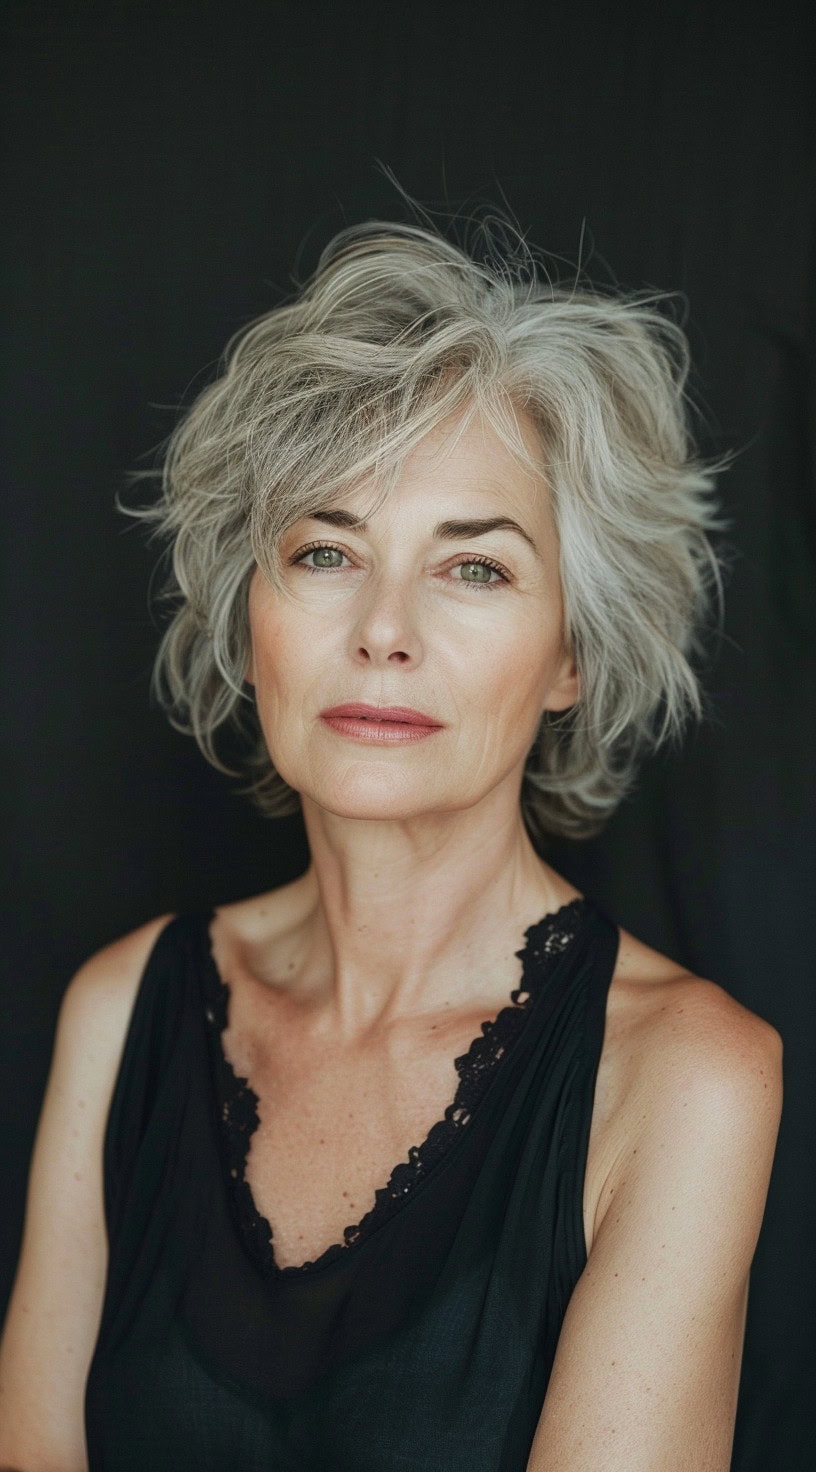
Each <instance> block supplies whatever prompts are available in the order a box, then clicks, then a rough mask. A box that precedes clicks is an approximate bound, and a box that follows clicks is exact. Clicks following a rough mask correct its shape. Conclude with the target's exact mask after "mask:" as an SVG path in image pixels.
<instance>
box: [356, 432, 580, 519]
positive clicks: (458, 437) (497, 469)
mask: <svg viewBox="0 0 816 1472" xmlns="http://www.w3.org/2000/svg"><path fill="white" fill-rule="evenodd" d="M514 420H515V424H514V426H513V427H514V428H515V430H516V433H517V434H518V437H519V438H520V439H521V441H522V444H523V446H524V449H525V450H526V452H527V455H528V457H529V458H530V460H532V461H533V464H532V465H531V464H529V463H526V462H525V461H523V460H522V458H521V456H520V454H519V453H518V452H516V451H514V450H513V448H511V446H510V445H508V444H507V443H506V442H505V440H504V439H503V437H502V436H501V435H500V434H499V432H498V431H497V429H496V428H495V427H494V425H493V424H492V422H491V421H490V419H488V418H486V417H485V416H483V415H480V414H473V415H472V416H471V417H470V418H468V419H467V420H466V419H465V417H464V415H463V414H462V413H459V414H457V415H455V416H452V417H451V418H449V419H446V420H444V421H442V422H441V423H440V424H438V425H436V426H435V427H434V428H433V429H432V430H430V431H429V432H428V434H427V435H425V437H424V438H423V439H422V440H421V441H420V443H419V444H418V445H416V446H415V447H414V448H413V449H412V450H411V451H410V453H409V454H408V455H407V456H406V458H405V460H404V462H403V464H402V466H401V469H400V474H399V477H398V479H397V481H396V482H395V486H394V491H395V497H394V498H393V499H395V500H396V502H397V504H399V503H402V504H403V505H404V504H405V503H406V502H409V501H412V500H417V499H418V500H422V499H423V498H425V497H428V498H431V499H432V500H433V503H434V505H435V506H436V507H438V506H439V503H440V501H442V500H443V499H444V500H445V501H446V503H447V502H449V501H450V502H453V501H456V503H457V504H459V505H461V504H463V503H467V502H468V501H470V503H471V509H474V510H475V504H476V503H478V505H479V514H481V515H487V514H489V512H490V511H492V512H493V513H502V512H503V513H506V514H510V515H513V516H515V518H516V519H517V520H518V521H520V522H521V523H522V524H523V525H526V526H528V527H529V529H530V530H531V531H534V530H535V529H537V528H539V529H540V528H541V526H542V525H545V524H548V523H549V522H550V519H551V507H550V496H549V490H548V486H547V481H546V476H545V472H544V464H543V448H542V444H541V440H540V438H539V435H538V431H537V429H536V427H535V425H534V424H533V422H532V420H531V419H530V418H529V417H528V416H527V415H526V414H524V413H523V412H522V411H520V410H516V411H515V412H514ZM369 494H370V493H369ZM356 495H357V496H359V497H360V500H361V502H362V501H363V500H365V499H366V491H365V489H364V488H363V487H359V488H358V490H357V492H356ZM345 500H346V498H345V497H344V501H345ZM355 509H356V508H355ZM382 509H383V511H388V509H389V505H388V502H386V504H385V505H384V506H383V508H382ZM396 509H397V506H395V505H394V504H393V500H391V510H392V511H395V510H396Z"/></svg>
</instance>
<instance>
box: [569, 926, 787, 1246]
mask: <svg viewBox="0 0 816 1472" xmlns="http://www.w3.org/2000/svg"><path fill="white" fill-rule="evenodd" d="M637 944H638V943H635V947H634V948H632V949H631V951H630V964H629V971H628V980H627V968H626V960H624V971H623V975H622V978H621V994H622V996H623V997H624V1000H623V1001H621V1000H620V998H619V1001H618V1012H619V1019H618V1033H617V1043H618V1050H617V1051H618V1067H617V1090H616V1094H617V1103H618V1106H619V1107H618V1110H617V1121H616V1126H617V1127H616V1128H615V1129H614V1131H613V1135H614V1148H613V1149H612V1150H610V1151H609V1153H608V1154H607V1161H606V1165H607V1169H606V1176H605V1180H604V1182H603V1184H602V1186H601V1188H600V1192H599V1200H598V1219H597V1223H596V1224H597V1227H599V1226H600V1221H601V1220H602V1219H603V1216H604V1215H605V1212H606V1209H607V1207H608V1204H609V1202H610V1201H611V1200H612V1199H613V1198H614V1197H615V1195H616V1194H617V1192H618V1190H619V1189H620V1187H621V1185H622V1184H623V1182H624V1181H631V1180H632V1179H633V1177H634V1176H636V1175H637V1174H639V1173H641V1172H651V1174H652V1177H653V1179H654V1181H655V1182H656V1181H657V1179H658V1177H659V1171H658V1170H657V1169H656V1157H657V1156H661V1157H662V1158H663V1159H664V1160H665V1161H666V1162H669V1161H671V1162H672V1163H673V1168H674V1169H675V1170H676V1169H679V1168H683V1169H687V1170H689V1171H694V1170H698V1171H700V1172H703V1173H705V1172H710V1171H727V1172H728V1173H729V1174H731V1173H732V1172H734V1171H742V1172H743V1173H744V1174H745V1175H746V1178H747V1180H748V1181H749V1182H750V1181H751V1180H753V1182H754V1191H755V1197H756V1201H757V1203H759V1202H764V1200H765V1195H766V1191H767V1186H768V1174H769V1172H770V1166H771V1162H772V1158H773V1152H774V1147H775V1143H776V1137H777V1133H778V1129H779V1123H780V1117H781V1111H782V1100H783V1073H782V1057H783V1042H782V1038H781V1036H780V1034H779V1032H778V1031H777V1030H776V1028H774V1027H773V1026H772V1025H771V1024H770V1023H769V1022H767V1021H766V1020H765V1019H764V1018H762V1017H760V1016H758V1015H757V1014H756V1013H755V1012H752V1011H751V1010H750V1009H749V1008H747V1007H745V1006H743V1004H742V1003H741V1002H739V1001H737V999H736V998H735V997H734V996H732V995H731V994H730V993H729V992H728V991H727V990H726V989H725V988H724V987H722V986H720V985H719V984H718V983H716V982H713V981H710V980H707V979H706V978H704V977H700V976H696V975H694V974H692V973H690V972H687V971H682V970H679V969H677V968H674V969H671V968H672V964H673V963H671V962H668V961H667V958H665V957H660V958H659V960H660V961H661V962H664V963H666V964H665V966H664V967H658V968H657V979H653V980H652V981H649V980H648V966H647V976H646V977H644V976H643V975H641V976H640V977H639V978H638V979H637V980H634V979H633V977H634V976H635V974H636V971H637V966H638V963H640V964H642V963H643V957H642V956H640V955H639V954H638V952H637ZM642 950H643V951H644V952H645V951H648V948H646V947H643V948H642ZM649 955H651V956H657V953H655V952H649Z"/></svg>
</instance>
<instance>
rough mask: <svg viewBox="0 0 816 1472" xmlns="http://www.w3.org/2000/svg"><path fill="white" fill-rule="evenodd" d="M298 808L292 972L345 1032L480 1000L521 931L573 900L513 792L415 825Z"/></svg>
mask: <svg viewBox="0 0 816 1472" xmlns="http://www.w3.org/2000/svg"><path fill="white" fill-rule="evenodd" d="M303 811H304V821H305V825H306V831H307V836H308V840H309V848H310V853H311V860H310V864H309V868H308V869H307V871H306V873H305V874H304V875H303V876H302V878H301V879H300V880H299V881H297V884H298V888H299V898H300V903H299V905H298V912H299V915H300V916H301V917H302V919H303V924H302V927H299V930H300V938H301V941H302V945H298V948H297V949H298V951H299V955H298V962H297V969H298V970H299V971H300V972H301V974H302V975H304V976H305V975H308V976H309V977H310V985H317V986H318V987H319V989H320V991H321V992H325V993H326V996H327V1000H328V1003H329V1005H330V1006H331V1009H332V1011H333V1013H334V1018H335V1022H336V1025H337V1028H338V1031H339V1032H341V1033H343V1034H345V1035H349V1036H350V1035H353V1034H355V1033H359V1032H361V1031H364V1030H365V1029H366V1028H368V1027H370V1026H373V1025H376V1024H377V1023H378V1022H383V1021H386V1020H388V1019H391V1018H395V1017H397V1016H400V1015H403V1014H405V1013H410V1012H413V1011H421V1010H422V1009H423V1008H424V1007H426V1006H429V1005H437V1004H439V1005H444V1004H445V1003H449V1004H450V1005H452V1006H456V1005H459V1006H463V1005H464V1006H466V1005H467V1004H468V1001H473V1002H474V1003H480V1001H481V999H482V998H483V997H485V996H487V995H488V994H490V990H491V987H492V991H493V993H495V992H496V990H497V977H502V978H506V976H507V974H508V967H509V968H510V974H511V975H512V974H513V967H517V966H518V962H517V961H514V960H513V956H514V953H515V951H517V950H518V949H519V948H520V947H521V945H522V943H523V933H524V930H525V929H526V928H527V926H528V925H531V924H533V923H534V922H535V921H536V920H538V919H540V918H541V916H542V915H543V914H545V913H548V912H549V911H551V910H556V909H558V908H559V906H560V905H562V904H564V903H565V902H566V901H567V900H568V899H570V898H572V897H573V895H574V894H575V893H577V891H575V890H573V888H572V886H570V885H568V884H567V883H566V881H564V880H563V879H561V878H560V877H559V876H558V875H557V874H556V873H555V871H554V870H552V869H550V868H549V866H548V865H547V864H545V863H544V861H543V860H542V859H541V858H540V857H539V856H538V854H537V853H536V851H535V849H534V848H533V845H532V843H531V842H530V839H529V837H528V835H527V832H526V829H525V827H524V823H523V820H522V817H521V812H520V808H519V805H518V799H517V795H516V798H515V801H514V802H513V803H512V804H511V803H509V802H508V801H507V798H506V796H505V795H504V794H502V792H501V791H500V789H497V790H496V791H494V793H492V794H490V795H489V796H488V797H487V798H486V799H485V800H484V801H483V802H481V803H480V804H478V806H477V807H476V808H470V809H465V810H463V811H459V812H454V813H444V814H433V815H428V814H423V815H422V817H421V818H416V819H413V818H410V819H405V820H387V821H384V820H372V819H360V818H353V819H349V818H343V817H338V816H336V815H335V814H331V813H328V812H327V811H326V810H325V809H323V808H319V807H318V806H317V805H316V804H313V803H312V802H310V801H309V800H308V799H304V803H303ZM497 968H498V970H497ZM511 985H512V983H511ZM505 990H506V988H505Z"/></svg>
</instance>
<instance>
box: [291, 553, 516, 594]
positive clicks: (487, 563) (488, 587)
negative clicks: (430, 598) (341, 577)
mask: <svg viewBox="0 0 816 1472" xmlns="http://www.w3.org/2000/svg"><path fill="white" fill-rule="evenodd" d="M324 547H328V548H331V550H332V551H333V552H340V553H341V554H342V556H343V557H348V553H347V552H346V551H345V550H344V549H343V548H342V547H338V546H337V544H336V543H335V542H310V543H309V545H308V546H307V547H301V549H300V551H299V552H296V553H295V554H294V556H293V557H290V558H289V563H290V566H291V565H293V564H295V563H300V564H301V565H302V566H304V567H305V570H306V572H310V573H321V572H328V573H332V572H343V571H344V569H343V568H342V567H309V566H307V565H306V564H305V563H304V562H303V559H304V557H307V556H308V554H309V553H310V552H322V550H323V548H324ZM471 562H478V563H481V564H482V566H484V567H491V568H492V569H493V571H494V572H497V573H498V574H499V577H500V579H501V581H500V582H498V583H493V582H490V583H469V582H466V581H465V579H464V578H460V579H459V581H460V583H461V585H462V587H463V588H475V589H476V590H477V591H478V592H482V590H484V591H486V592H489V591H492V589H493V588H500V587H501V586H502V584H506V583H509V582H510V577H509V575H508V573H506V572H505V570H504V568H503V567H502V566H501V564H500V563H498V562H494V561H493V559H492V557H462V558H460V559H459V561H458V562H455V563H454V564H453V566H454V567H462V566H464V565H465V564H467V563H471Z"/></svg>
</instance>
